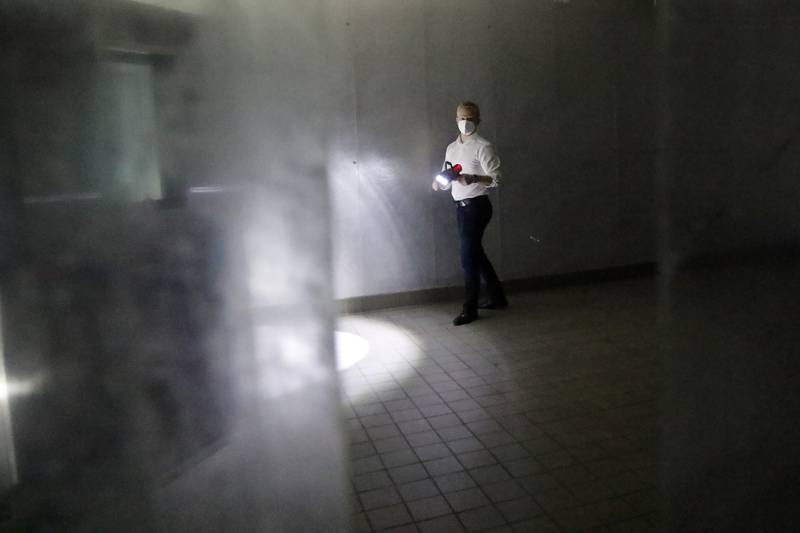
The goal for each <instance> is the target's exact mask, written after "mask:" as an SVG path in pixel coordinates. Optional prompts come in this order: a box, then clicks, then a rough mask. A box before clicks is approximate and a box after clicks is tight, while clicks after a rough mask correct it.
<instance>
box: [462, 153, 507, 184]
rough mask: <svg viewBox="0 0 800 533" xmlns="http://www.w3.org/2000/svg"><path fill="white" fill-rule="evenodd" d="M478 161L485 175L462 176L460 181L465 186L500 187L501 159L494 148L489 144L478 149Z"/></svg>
mask: <svg viewBox="0 0 800 533" xmlns="http://www.w3.org/2000/svg"><path fill="white" fill-rule="evenodd" d="M478 161H479V162H480V164H481V168H482V169H483V171H484V174H462V176H463V179H459V181H461V183H462V184H464V185H470V184H472V183H480V184H481V185H484V186H486V187H497V186H498V185H500V158H499V157H497V154H496V153H495V151H494V146H493V145H491V144H487V145H484V146H482V147H481V148H480V149H478Z"/></svg>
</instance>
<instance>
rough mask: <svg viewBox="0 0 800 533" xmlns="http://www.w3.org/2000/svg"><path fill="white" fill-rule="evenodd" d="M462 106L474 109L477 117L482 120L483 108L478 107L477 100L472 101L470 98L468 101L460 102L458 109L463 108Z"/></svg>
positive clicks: (473, 111) (473, 112)
mask: <svg viewBox="0 0 800 533" xmlns="http://www.w3.org/2000/svg"><path fill="white" fill-rule="evenodd" d="M461 107H463V108H464V109H469V110H470V111H472V114H473V115H475V118H476V119H478V120H480V118H481V108H480V107H478V104H476V103H475V102H470V101H469V100H467V101H466V102H461V103H460V104H458V107H457V108H456V109H458V108H461Z"/></svg>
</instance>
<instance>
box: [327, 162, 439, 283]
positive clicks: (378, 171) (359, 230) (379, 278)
mask: <svg viewBox="0 0 800 533" xmlns="http://www.w3.org/2000/svg"><path fill="white" fill-rule="evenodd" d="M351 159H352V160H353V161H351V164H350V165H349V166H348V165H346V164H345V163H344V162H345V161H347V160H351ZM353 162H355V163H356V164H352V163H353ZM328 170H329V172H330V179H331V183H332V186H331V202H332V206H333V215H334V217H333V219H334V227H333V246H334V258H335V261H334V270H335V276H334V279H335V280H336V287H335V296H336V297H337V298H346V297H351V296H354V295H362V294H375V293H381V292H386V293H390V292H398V291H403V290H413V289H419V288H426V287H427V286H431V285H432V282H429V281H427V280H432V279H433V272H432V269H431V266H432V264H433V263H432V253H433V244H432V241H431V242H429V243H428V244H429V249H424V250H423V249H421V248H420V247H419V245H418V243H417V242H416V240H415V239H416V235H418V234H419V231H420V229H421V228H427V227H429V226H428V225H427V224H426V222H427V221H426V220H425V219H424V218H425V217H422V219H421V218H420V216H419V215H420V210H421V209H422V210H423V211H427V209H426V208H421V206H425V205H426V197H427V196H428V193H429V192H430V179H428V176H427V175H426V174H424V173H423V174H420V176H419V179H418V180H416V184H415V185H413V184H412V185H410V184H409V179H408V176H407V174H408V171H407V170H406V169H404V168H403V165H402V162H401V161H399V160H397V159H393V158H388V157H383V156H381V155H379V154H368V155H365V156H364V157H362V158H361V159H360V160H356V158H354V157H345V155H344V154H342V153H336V154H331V156H330V157H329V161H328ZM433 170H437V169H433ZM433 170H431V172H433ZM431 177H432V174H431ZM408 204H410V205H413V206H415V209H414V210H412V209H409V207H410V206H409V205H408ZM426 216H427V215H426ZM449 230H451V228H449V227H448V228H446V229H445V231H449ZM378 258H380V260H379V261H377V262H378V263H379V264H380V265H381V266H380V268H372V265H374V264H376V260H377V259H378ZM420 259H421V260H420Z"/></svg>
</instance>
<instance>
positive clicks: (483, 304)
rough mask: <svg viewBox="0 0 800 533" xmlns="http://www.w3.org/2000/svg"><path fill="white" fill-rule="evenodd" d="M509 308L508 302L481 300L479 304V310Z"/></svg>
mask: <svg viewBox="0 0 800 533" xmlns="http://www.w3.org/2000/svg"><path fill="white" fill-rule="evenodd" d="M506 307H508V301H507V300H481V301H480V302H478V309H505V308H506Z"/></svg>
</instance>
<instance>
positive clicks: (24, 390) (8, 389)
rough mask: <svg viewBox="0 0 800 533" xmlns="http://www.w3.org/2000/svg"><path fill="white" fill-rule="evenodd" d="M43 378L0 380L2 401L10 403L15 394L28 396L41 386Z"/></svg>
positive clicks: (0, 398)
mask: <svg viewBox="0 0 800 533" xmlns="http://www.w3.org/2000/svg"><path fill="white" fill-rule="evenodd" d="M41 382H42V380H41V379H25V380H12V379H9V380H5V379H4V380H2V381H0V401H1V402H4V403H8V401H9V400H10V399H11V398H14V397H15V396H27V395H28V394H31V393H33V392H35V391H36V390H37V389H38V388H39V387H40V386H41Z"/></svg>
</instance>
